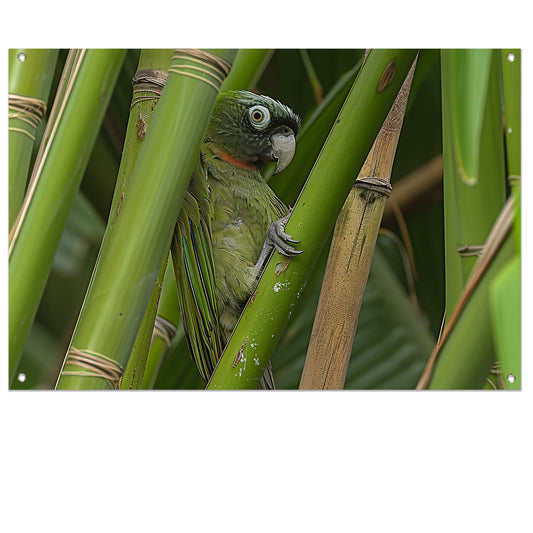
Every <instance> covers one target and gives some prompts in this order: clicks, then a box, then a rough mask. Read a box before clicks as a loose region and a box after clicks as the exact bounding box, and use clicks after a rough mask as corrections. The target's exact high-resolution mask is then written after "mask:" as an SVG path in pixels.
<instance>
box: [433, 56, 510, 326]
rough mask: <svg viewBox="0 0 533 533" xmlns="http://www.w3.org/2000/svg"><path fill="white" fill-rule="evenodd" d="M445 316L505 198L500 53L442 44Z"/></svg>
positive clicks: (452, 305)
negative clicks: (449, 47)
mask: <svg viewBox="0 0 533 533" xmlns="http://www.w3.org/2000/svg"><path fill="white" fill-rule="evenodd" d="M441 69H442V120H443V124H442V127H443V167H444V209H445V211H444V214H445V265H446V317H447V318H448V316H449V314H450V313H452V312H453V309H454V307H455V305H456V303H457V299H458V297H459V295H460V293H461V291H462V289H463V287H464V285H465V282H466V280H467V278H468V275H469V273H470V271H471V269H472V267H473V265H474V263H475V261H476V257H477V255H476V254H477V253H478V252H479V249H480V246H481V245H483V243H484V242H485V240H486V238H487V235H488V234H489V231H490V229H491V227H492V225H493V224H494V221H495V220H496V218H497V217H498V214H499V213H500V211H501V209H502V207H503V205H504V203H505V168H504V160H505V158H504V147H503V136H502V113H501V91H500V84H501V79H500V62H499V54H496V53H495V51H493V50H443V51H442V53H441Z"/></svg>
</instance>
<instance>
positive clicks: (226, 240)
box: [208, 168, 288, 336]
mask: <svg viewBox="0 0 533 533" xmlns="http://www.w3.org/2000/svg"><path fill="white" fill-rule="evenodd" d="M217 170H218V169H217V168H211V169H210V171H209V173H208V186H209V187H208V189H209V201H210V204H211V209H212V211H211V212H212V219H211V239H212V245H213V260H214V266H215V280H216V290H217V300H218V302H219V310H220V321H221V325H222V326H223V328H224V330H225V331H226V333H227V336H229V334H231V331H232V330H233V328H234V326H235V324H236V323H237V320H238V318H239V316H240V314H241V312H242V309H243V308H244V305H245V304H246V301H247V300H248V298H249V297H250V296H251V295H252V294H253V291H254V290H255V287H256V285H257V278H258V275H259V267H258V266H257V265H256V263H257V260H258V258H259V255H260V253H261V250H262V248H263V244H264V242H265V238H266V236H267V232H268V229H269V227H270V225H271V224H272V222H274V221H275V220H278V219H279V218H281V217H282V216H284V215H285V214H287V213H288V209H287V208H286V207H285V205H284V204H283V203H282V202H281V201H280V200H279V199H278V198H277V197H276V195H275V194H274V192H273V191H272V189H270V187H269V186H268V185H267V183H266V182H265V181H264V180H263V178H262V176H261V174H260V173H259V172H257V171H248V170H246V169H241V168H236V169H235V168H234V169H233V170H232V171H231V172H230V171H229V170H228V169H224V172H223V174H222V175H218V172H217Z"/></svg>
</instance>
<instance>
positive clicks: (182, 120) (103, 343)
mask: <svg viewBox="0 0 533 533" xmlns="http://www.w3.org/2000/svg"><path fill="white" fill-rule="evenodd" d="M211 54H214V55H218V56H220V57H222V58H225V59H228V60H231V59H233V58H234V56H235V52H234V51H232V50H229V51H228V50H218V51H211ZM183 55H184V53H179V54H176V56H175V59H173V61H172V65H171V68H170V69H169V76H168V79H167V82H166V84H165V87H164V89H163V92H162V95H161V98H160V99H159V102H158V104H157V108H156V112H155V115H154V118H153V121H152V124H151V126H150V129H149V131H148V132H147V133H146V139H145V142H144V145H143V147H142V149H141V153H140V155H139V159H138V161H137V163H136V165H135V169H134V172H133V175H132V177H131V180H130V184H129V186H128V192H127V194H126V195H125V196H124V198H123V201H122V203H121V205H120V211H119V216H117V218H116V220H115V224H114V227H113V232H112V233H111V235H110V236H109V238H107V239H106V242H104V244H103V246H102V248H101V252H100V258H99V269H98V275H95V276H94V277H93V279H92V282H91V286H90V290H89V292H88V294H87V297H86V299H85V302H84V306H83V309H82V312H81V314H80V317H79V320H78V324H77V327H76V330H75V333H74V335H73V338H72V341H71V347H70V350H69V353H71V354H73V353H78V354H83V357H84V358H86V357H87V354H88V356H89V357H90V359H91V363H92V364H95V361H96V367H97V369H98V370H99V371H100V374H97V373H95V372H89V373H84V372H83V371H81V372H80V368H79V366H78V365H76V364H72V363H71V362H70V361H69V360H66V361H65V364H64V367H63V369H62V372H61V375H60V377H59V380H58V383H57V388H61V389H62V388H76V389H105V388H109V387H113V386H116V377H117V376H120V375H121V373H122V368H124V367H125V366H126V364H127V362H128V358H129V355H130V353H131V350H132V347H133V344H134V342H135V339H136V337H137V333H138V330H139V327H140V324H141V321H142V318H143V316H144V314H145V311H146V307H147V305H148V301H149V299H150V296H151V294H152V291H153V287H154V282H155V280H156V276H157V273H158V272H159V269H160V267H161V264H162V262H163V258H164V255H165V252H166V249H167V247H168V244H169V242H170V237H171V234H172V230H173V228H174V223H175V220H176V215H177V213H178V212H179V209H180V205H181V202H182V200H183V195H184V193H185V190H186V188H187V186H188V183H189V179H190V176H191V173H192V171H193V168H194V166H195V164H196V162H197V157H198V152H199V145H200V142H201V140H202V138H203V135H204V133H205V129H206V127H207V123H208V120H209V116H210V113H211V110H212V107H213V105H214V102H215V98H216V93H217V90H216V83H215V87H213V86H212V85H211V83H213V80H212V79H211V77H210V76H208V77H207V78H204V79H202V80H199V79H197V78H196V77H192V75H191V74H190V73H191V70H192V69H189V66H195V67H196V66H197V64H195V63H194V62H192V61H191V60H190V59H188V58H183V57H182V56H183ZM204 67H205V68H211V69H213V71H214V72H216V73H217V75H220V76H222V78H223V77H224V75H225V74H224V73H223V72H222V68H221V67H219V66H217V67H214V66H213V64H212V63H209V64H208V63H207V62H204ZM193 72H196V71H193ZM104 361H106V362H107V365H108V367H110V373H109V372H107V371H105V376H104V375H102V372H103V371H104V366H105V363H104ZM109 376H111V377H109Z"/></svg>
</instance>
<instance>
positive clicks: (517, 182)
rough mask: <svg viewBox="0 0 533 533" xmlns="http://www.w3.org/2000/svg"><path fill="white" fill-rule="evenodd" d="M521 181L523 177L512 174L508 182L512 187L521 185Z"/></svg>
mask: <svg viewBox="0 0 533 533" xmlns="http://www.w3.org/2000/svg"><path fill="white" fill-rule="evenodd" d="M521 179H522V178H521V176H518V175H517V174H511V175H509V176H508V178H507V182H508V183H509V185H510V186H511V187H512V186H513V185H520V182H521Z"/></svg>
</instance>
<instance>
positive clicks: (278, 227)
mask: <svg viewBox="0 0 533 533" xmlns="http://www.w3.org/2000/svg"><path fill="white" fill-rule="evenodd" d="M289 216H290V213H289V214H288V215H286V216H284V217H283V218H280V219H279V220H276V221H275V222H272V224H271V225H270V228H268V233H267V236H266V239H265V243H264V244H263V249H262V250H261V254H260V255H259V259H258V260H257V263H256V266H258V267H259V270H260V271H261V270H262V269H263V266H264V263H265V262H266V260H267V259H268V257H269V256H270V253H271V252H272V250H276V251H277V252H279V253H280V254H281V255H284V256H285V257H294V256H296V255H299V254H301V253H302V252H303V250H296V249H295V248H293V247H292V246H291V244H298V243H299V242H300V241H296V240H294V239H293V238H292V237H291V236H290V235H289V234H287V233H285V226H286V224H287V221H288V220H289Z"/></svg>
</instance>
